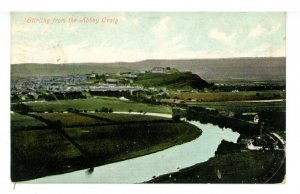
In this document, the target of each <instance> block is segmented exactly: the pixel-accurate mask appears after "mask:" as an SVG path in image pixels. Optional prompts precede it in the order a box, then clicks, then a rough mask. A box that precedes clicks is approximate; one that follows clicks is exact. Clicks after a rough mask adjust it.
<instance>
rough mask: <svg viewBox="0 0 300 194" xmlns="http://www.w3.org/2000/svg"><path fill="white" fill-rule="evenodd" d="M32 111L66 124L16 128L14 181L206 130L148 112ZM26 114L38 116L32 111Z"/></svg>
mask: <svg viewBox="0 0 300 194" xmlns="http://www.w3.org/2000/svg"><path fill="white" fill-rule="evenodd" d="M32 114H34V116H35V117H40V118H41V120H45V122H46V123H48V122H47V121H51V122H55V121H57V120H60V121H61V122H62V124H63V126H62V128H56V126H55V125H51V122H50V123H48V124H49V126H47V128H45V129H38V128H35V129H33V130H30V129H29V130H26V131H25V130H17V131H12V136H11V138H12V143H11V145H12V147H11V148H12V150H11V157H12V169H11V171H12V175H11V178H12V181H21V180H30V179H33V178H39V177H43V176H48V175H53V174H62V173H66V172H71V171H75V170H80V169H84V168H90V167H93V166H99V165H103V164H107V163H111V162H115V161H120V160H126V159H129V158H133V157H137V156H142V155H146V154H150V153H153V152H157V151H160V150H163V149H166V148H169V147H172V146H175V145H178V144H182V143H185V142H188V141H191V140H193V139H195V138H197V137H198V136H200V135H201V133H202V132H201V130H199V129H198V128H197V127H195V126H193V125H191V124H189V123H187V122H178V123H175V122H174V121H173V120H172V119H167V118H162V117H155V116H148V115H133V114H128V115H127V114H115V113H93V114H92V113H80V115H78V114H75V113H32ZM83 114H86V116H83ZM16 116H18V117H23V115H18V114H17V115H16ZM24 117H26V118H27V117H28V118H29V119H31V120H33V121H35V119H34V118H32V117H30V116H24ZM28 118H27V119H28ZM37 121H38V120H37ZM88 125H93V126H88ZM72 126H73V127H72ZM75 126H76V127H75ZM51 127H53V129H51Z"/></svg>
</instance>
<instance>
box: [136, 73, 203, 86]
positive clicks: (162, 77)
mask: <svg viewBox="0 0 300 194" xmlns="http://www.w3.org/2000/svg"><path fill="white" fill-rule="evenodd" d="M135 84H138V85H143V86H145V87H166V88H168V89H181V90H182V89H188V90H190V89H203V88H205V87H208V86H209V84H208V83H207V82H206V81H205V80H203V79H201V78H200V77H199V76H198V75H196V74H192V73H191V72H178V73H171V74H165V73H157V74H154V73H145V74H140V75H139V76H138V78H137V80H136V81H135Z"/></svg>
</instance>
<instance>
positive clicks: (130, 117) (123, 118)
mask: <svg viewBox="0 0 300 194" xmlns="http://www.w3.org/2000/svg"><path fill="white" fill-rule="evenodd" d="M87 115H90V116H95V117H96V118H99V119H109V120H111V121H113V122H141V121H170V120H171V119H169V118H164V117H158V116H149V115H139V114H118V113H87Z"/></svg>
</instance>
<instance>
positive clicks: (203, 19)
mask: <svg viewBox="0 0 300 194" xmlns="http://www.w3.org/2000/svg"><path fill="white" fill-rule="evenodd" d="M285 40H286V14H285V13H281V12H266V13H264V12H245V13H242V12H241V13H239V12H235V13H230V12H216V13H212V12H185V13H184V12H182V13H180V12H179V13H176V12H169V13H168V12H166V13H160V12H154V13H145V12H131V13H130V12H128V13H122V12H119V13H118V12H117V13H111V12H102V13H93V12H85V13H84V12H74V13H72V12H66V13H51V12H48V13H47V12H39V13H30V12H27V13H12V14H11V63H12V64H16V63H58V64H59V63H81V62H99V63H101V62H119V61H125V62H134V61H141V60H146V59H201V58H233V57H284V56H285Z"/></svg>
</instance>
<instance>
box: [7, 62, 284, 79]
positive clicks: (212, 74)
mask: <svg viewBox="0 0 300 194" xmlns="http://www.w3.org/2000/svg"><path fill="white" fill-rule="evenodd" d="M157 66H159V67H173V68H176V69H178V70H180V71H191V72H193V73H194V74H198V75H199V76H200V77H201V78H203V79H205V80H214V79H236V78H240V79H258V80H262V79H263V80H266V79H275V80H285V76H286V58H284V57H281V58H228V59H174V60H145V61H139V62H132V63H127V62H116V63H73V64H71V63H68V64H13V65H11V71H12V76H13V77H15V76H43V75H66V74H76V73H91V72H95V73H107V72H110V73H114V72H123V71H143V70H148V69H151V68H152V67H157Z"/></svg>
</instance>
